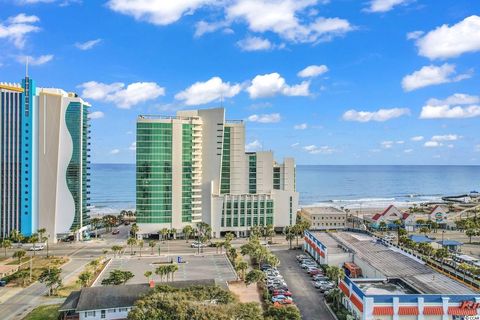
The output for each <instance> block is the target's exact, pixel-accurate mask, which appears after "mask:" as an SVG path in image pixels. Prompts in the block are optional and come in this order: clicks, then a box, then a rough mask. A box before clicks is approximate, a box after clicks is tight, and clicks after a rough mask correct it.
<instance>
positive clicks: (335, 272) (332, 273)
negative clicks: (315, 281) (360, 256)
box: [327, 266, 345, 286]
mask: <svg viewBox="0 0 480 320" xmlns="http://www.w3.org/2000/svg"><path fill="white" fill-rule="evenodd" d="M327 276H328V277H329V278H330V279H332V280H333V281H334V282H335V283H336V285H337V286H338V283H339V282H340V280H342V279H343V278H345V271H344V270H343V268H340V267H337V266H330V267H328V268H327Z"/></svg>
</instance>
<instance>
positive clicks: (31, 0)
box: [17, 0, 56, 5]
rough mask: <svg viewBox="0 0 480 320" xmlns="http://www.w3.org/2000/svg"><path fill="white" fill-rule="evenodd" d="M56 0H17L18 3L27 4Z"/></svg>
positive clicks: (53, 0)
mask: <svg viewBox="0 0 480 320" xmlns="http://www.w3.org/2000/svg"><path fill="white" fill-rule="evenodd" d="M55 1H56V0H17V3H18V4H21V5H25V4H37V3H52V2H55Z"/></svg>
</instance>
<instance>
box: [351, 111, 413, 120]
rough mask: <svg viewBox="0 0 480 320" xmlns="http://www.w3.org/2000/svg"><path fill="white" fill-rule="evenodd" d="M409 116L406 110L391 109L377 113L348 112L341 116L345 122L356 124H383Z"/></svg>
mask: <svg viewBox="0 0 480 320" xmlns="http://www.w3.org/2000/svg"><path fill="white" fill-rule="evenodd" d="M409 114H410V110H409V109H407V108H392V109H380V110H378V111H373V112H370V111H357V110H353V109H352V110H348V111H347V112H345V113H344V114H343V116H342V118H343V120H345V121H357V122H369V121H378V122H384V121H388V120H391V119H395V118H398V117H402V116H406V115H409Z"/></svg>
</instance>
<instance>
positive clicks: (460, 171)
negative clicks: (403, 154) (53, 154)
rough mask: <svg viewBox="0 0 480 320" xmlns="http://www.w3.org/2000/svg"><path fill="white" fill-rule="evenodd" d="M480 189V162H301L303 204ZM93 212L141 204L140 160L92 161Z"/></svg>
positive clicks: (383, 200)
mask: <svg viewBox="0 0 480 320" xmlns="http://www.w3.org/2000/svg"><path fill="white" fill-rule="evenodd" d="M479 189H480V166H323V165H321V166H320V165H319V166H317V165H309V166H302V165H298V166H297V190H298V192H300V205H303V206H307V205H318V206H331V205H334V206H343V207H346V208H359V207H365V208H378V207H384V206H387V205H389V204H396V205H406V204H407V205H408V204H412V203H421V202H429V201H440V200H441V197H442V196H446V195H457V194H466V193H467V194H468V193H470V191H473V190H477V191H479ZM90 198H91V201H90V202H91V205H92V208H91V211H92V213H94V214H96V213H102V214H108V213H118V212H119V211H120V210H123V209H126V210H134V209H135V165H134V164H92V169H91V197H90Z"/></svg>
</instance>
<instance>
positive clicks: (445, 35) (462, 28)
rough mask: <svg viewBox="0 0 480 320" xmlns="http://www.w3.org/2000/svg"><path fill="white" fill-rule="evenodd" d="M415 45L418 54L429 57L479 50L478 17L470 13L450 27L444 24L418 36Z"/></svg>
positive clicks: (454, 55) (448, 55) (449, 56)
mask: <svg viewBox="0 0 480 320" xmlns="http://www.w3.org/2000/svg"><path fill="white" fill-rule="evenodd" d="M416 45H417V47H418V54H419V55H421V56H424V57H427V58H430V59H446V58H452V57H458V56H460V55H462V54H464V53H468V52H477V51H480V17H479V16H476V15H472V16H470V17H467V18H465V19H464V20H462V21H460V22H459V23H457V24H454V25H452V26H451V27H450V26H448V25H447V24H444V25H442V26H440V27H438V28H436V29H435V30H433V31H430V32H428V33H427V34H426V35H425V36H423V37H421V38H419V39H418V40H417V42H416Z"/></svg>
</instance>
